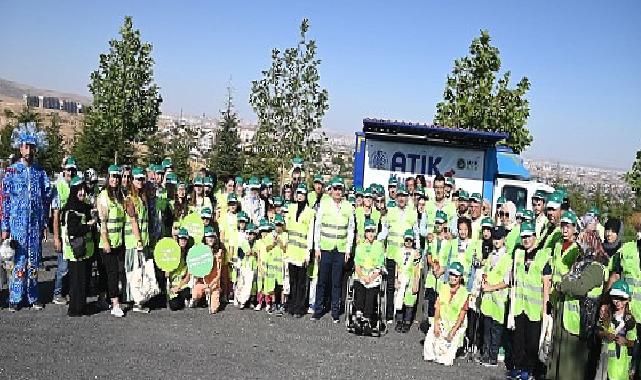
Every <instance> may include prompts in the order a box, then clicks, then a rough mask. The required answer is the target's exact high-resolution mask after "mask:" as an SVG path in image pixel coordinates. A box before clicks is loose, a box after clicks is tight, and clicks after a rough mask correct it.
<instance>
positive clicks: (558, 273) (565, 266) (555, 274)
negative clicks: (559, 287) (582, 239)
mask: <svg viewBox="0 0 641 380" xmlns="http://www.w3.org/2000/svg"><path fill="white" fill-rule="evenodd" d="M579 253H580V252H579V246H578V245H577V244H576V242H574V243H572V245H570V247H569V248H568V249H567V250H565V251H563V241H561V242H559V243H556V245H555V246H554V254H553V256H552V283H553V284H557V283H559V282H560V281H561V278H562V277H563V276H565V275H566V274H567V273H568V272H569V271H570V268H571V267H572V264H574V262H575V261H576V258H577V257H578V256H579Z"/></svg>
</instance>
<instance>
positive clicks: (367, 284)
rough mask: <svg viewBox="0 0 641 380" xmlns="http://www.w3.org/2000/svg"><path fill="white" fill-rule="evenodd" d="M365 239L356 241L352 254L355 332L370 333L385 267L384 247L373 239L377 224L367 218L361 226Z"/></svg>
mask: <svg viewBox="0 0 641 380" xmlns="http://www.w3.org/2000/svg"><path fill="white" fill-rule="evenodd" d="M363 228H364V230H365V240H363V241H361V242H359V243H358V245H357V246H356V253H355V255H354V268H355V279H354V312H355V317H356V329H357V332H361V333H363V334H364V335H371V333H372V324H373V322H374V321H373V319H374V318H375V317H376V316H375V315H374V311H375V310H374V309H375V307H376V296H377V294H378V291H379V289H378V288H379V286H380V284H381V280H382V272H383V269H384V268H385V248H384V247H383V243H382V242H381V241H380V240H375V239H376V235H377V230H378V226H377V225H376V224H375V223H374V221H373V220H372V219H367V220H366V221H365V223H364V226H363Z"/></svg>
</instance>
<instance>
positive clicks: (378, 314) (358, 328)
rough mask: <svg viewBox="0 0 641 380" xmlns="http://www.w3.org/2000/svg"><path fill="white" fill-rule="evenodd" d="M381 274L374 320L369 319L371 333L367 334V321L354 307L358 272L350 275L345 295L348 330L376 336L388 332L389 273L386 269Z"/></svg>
mask: <svg viewBox="0 0 641 380" xmlns="http://www.w3.org/2000/svg"><path fill="white" fill-rule="evenodd" d="M381 274H382V278H381V283H380V284H379V286H378V292H377V296H376V305H375V307H374V315H373V317H372V320H370V321H369V325H370V326H369V327H370V330H371V334H366V331H365V330H366V326H365V321H364V320H363V319H362V318H361V317H360V316H359V315H357V313H356V310H355V308H354V282H355V281H356V273H352V275H351V276H349V279H348V280H347V295H346V297H345V326H346V327H347V332H349V333H352V334H356V335H371V336H376V337H381V336H382V335H384V334H387V324H386V323H385V322H386V320H385V308H386V305H387V292H386V287H387V274H386V273H385V271H383V272H382V273H381Z"/></svg>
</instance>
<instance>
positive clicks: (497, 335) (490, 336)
mask: <svg viewBox="0 0 641 380" xmlns="http://www.w3.org/2000/svg"><path fill="white" fill-rule="evenodd" d="M502 335H503V323H501V322H497V321H495V320H494V318H492V317H488V316H486V315H484V316H483V358H484V359H485V360H486V361H489V362H493V363H496V361H497V358H498V356H499V347H500V346H501V337H502Z"/></svg>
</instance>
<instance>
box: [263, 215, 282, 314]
mask: <svg viewBox="0 0 641 380" xmlns="http://www.w3.org/2000/svg"><path fill="white" fill-rule="evenodd" d="M263 224H264V223H263V222H262V221H261V227H260V231H261V235H262V237H261V240H260V242H259V243H261V245H260V247H259V248H258V250H259V254H258V255H259V256H258V257H259V269H260V270H261V271H262V278H261V279H260V282H261V283H262V289H259V291H260V293H259V294H258V297H259V300H258V304H257V306H256V310H260V306H261V303H262V302H261V301H263V300H264V301H265V305H266V310H267V313H268V314H272V313H273V312H275V313H276V315H279V316H282V315H283V312H284V308H283V305H282V290H283V252H284V251H285V250H286V249H287V246H286V243H287V233H286V232H285V231H284V227H285V219H284V218H283V216H282V215H280V214H276V216H275V217H274V224H275V229H273V228H272V224H269V227H268V229H266V228H264V226H263Z"/></svg>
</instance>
